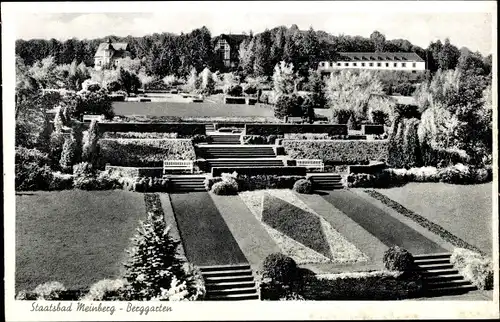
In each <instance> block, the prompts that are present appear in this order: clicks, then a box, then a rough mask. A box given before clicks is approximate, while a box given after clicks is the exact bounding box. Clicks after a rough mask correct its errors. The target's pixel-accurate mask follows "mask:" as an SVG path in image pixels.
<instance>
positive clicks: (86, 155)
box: [82, 120, 100, 165]
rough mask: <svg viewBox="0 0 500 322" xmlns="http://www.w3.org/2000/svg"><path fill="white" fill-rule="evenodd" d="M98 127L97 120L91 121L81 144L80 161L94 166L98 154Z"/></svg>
mask: <svg viewBox="0 0 500 322" xmlns="http://www.w3.org/2000/svg"><path fill="white" fill-rule="evenodd" d="M99 136H100V135H99V127H98V122H97V120H92V122H91V123H90V127H89V130H88V132H87V136H86V140H85V142H84V143H83V149H82V160H83V161H87V162H90V163H92V164H94V165H96V164H97V161H98V153H99V145H98V144H99Z"/></svg>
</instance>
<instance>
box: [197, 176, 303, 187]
mask: <svg viewBox="0 0 500 322" xmlns="http://www.w3.org/2000/svg"><path fill="white" fill-rule="evenodd" d="M301 179H306V177H305V176H295V175H290V176H276V175H239V174H238V176H237V177H236V182H237V183H238V190H239V191H248V190H261V189H292V188H293V186H294V184H295V182H297V181H298V180H301ZM221 181H222V177H215V178H207V179H205V189H207V191H210V190H211V189H212V186H213V185H214V184H215V183H217V182H221Z"/></svg>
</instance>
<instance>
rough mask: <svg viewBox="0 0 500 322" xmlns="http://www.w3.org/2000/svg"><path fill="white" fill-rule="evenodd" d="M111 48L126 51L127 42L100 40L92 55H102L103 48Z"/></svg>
mask: <svg viewBox="0 0 500 322" xmlns="http://www.w3.org/2000/svg"><path fill="white" fill-rule="evenodd" d="M111 49H113V50H114V51H126V50H128V43H126V42H114V43H112V42H110V41H109V40H108V41H107V42H102V43H100V44H99V47H98V48H97V51H96V53H95V55H94V57H97V56H103V55H104V51H105V50H111Z"/></svg>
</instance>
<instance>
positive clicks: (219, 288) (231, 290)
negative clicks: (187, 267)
mask: <svg viewBox="0 0 500 322" xmlns="http://www.w3.org/2000/svg"><path fill="white" fill-rule="evenodd" d="M200 270H201V274H202V276H203V279H204V280H205V287H206V290H207V294H206V297H205V300H207V301H242V300H259V292H258V290H257V285H256V283H255V279H254V276H253V272H252V269H251V267H250V265H248V264H239V265H222V266H204V267H200Z"/></svg>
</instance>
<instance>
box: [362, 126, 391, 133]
mask: <svg viewBox="0 0 500 322" xmlns="http://www.w3.org/2000/svg"><path fill="white" fill-rule="evenodd" d="M361 130H362V132H363V134H364V135H373V134H375V135H377V134H384V132H385V129H384V126H383V125H372V124H364V125H362V126H361Z"/></svg>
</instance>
